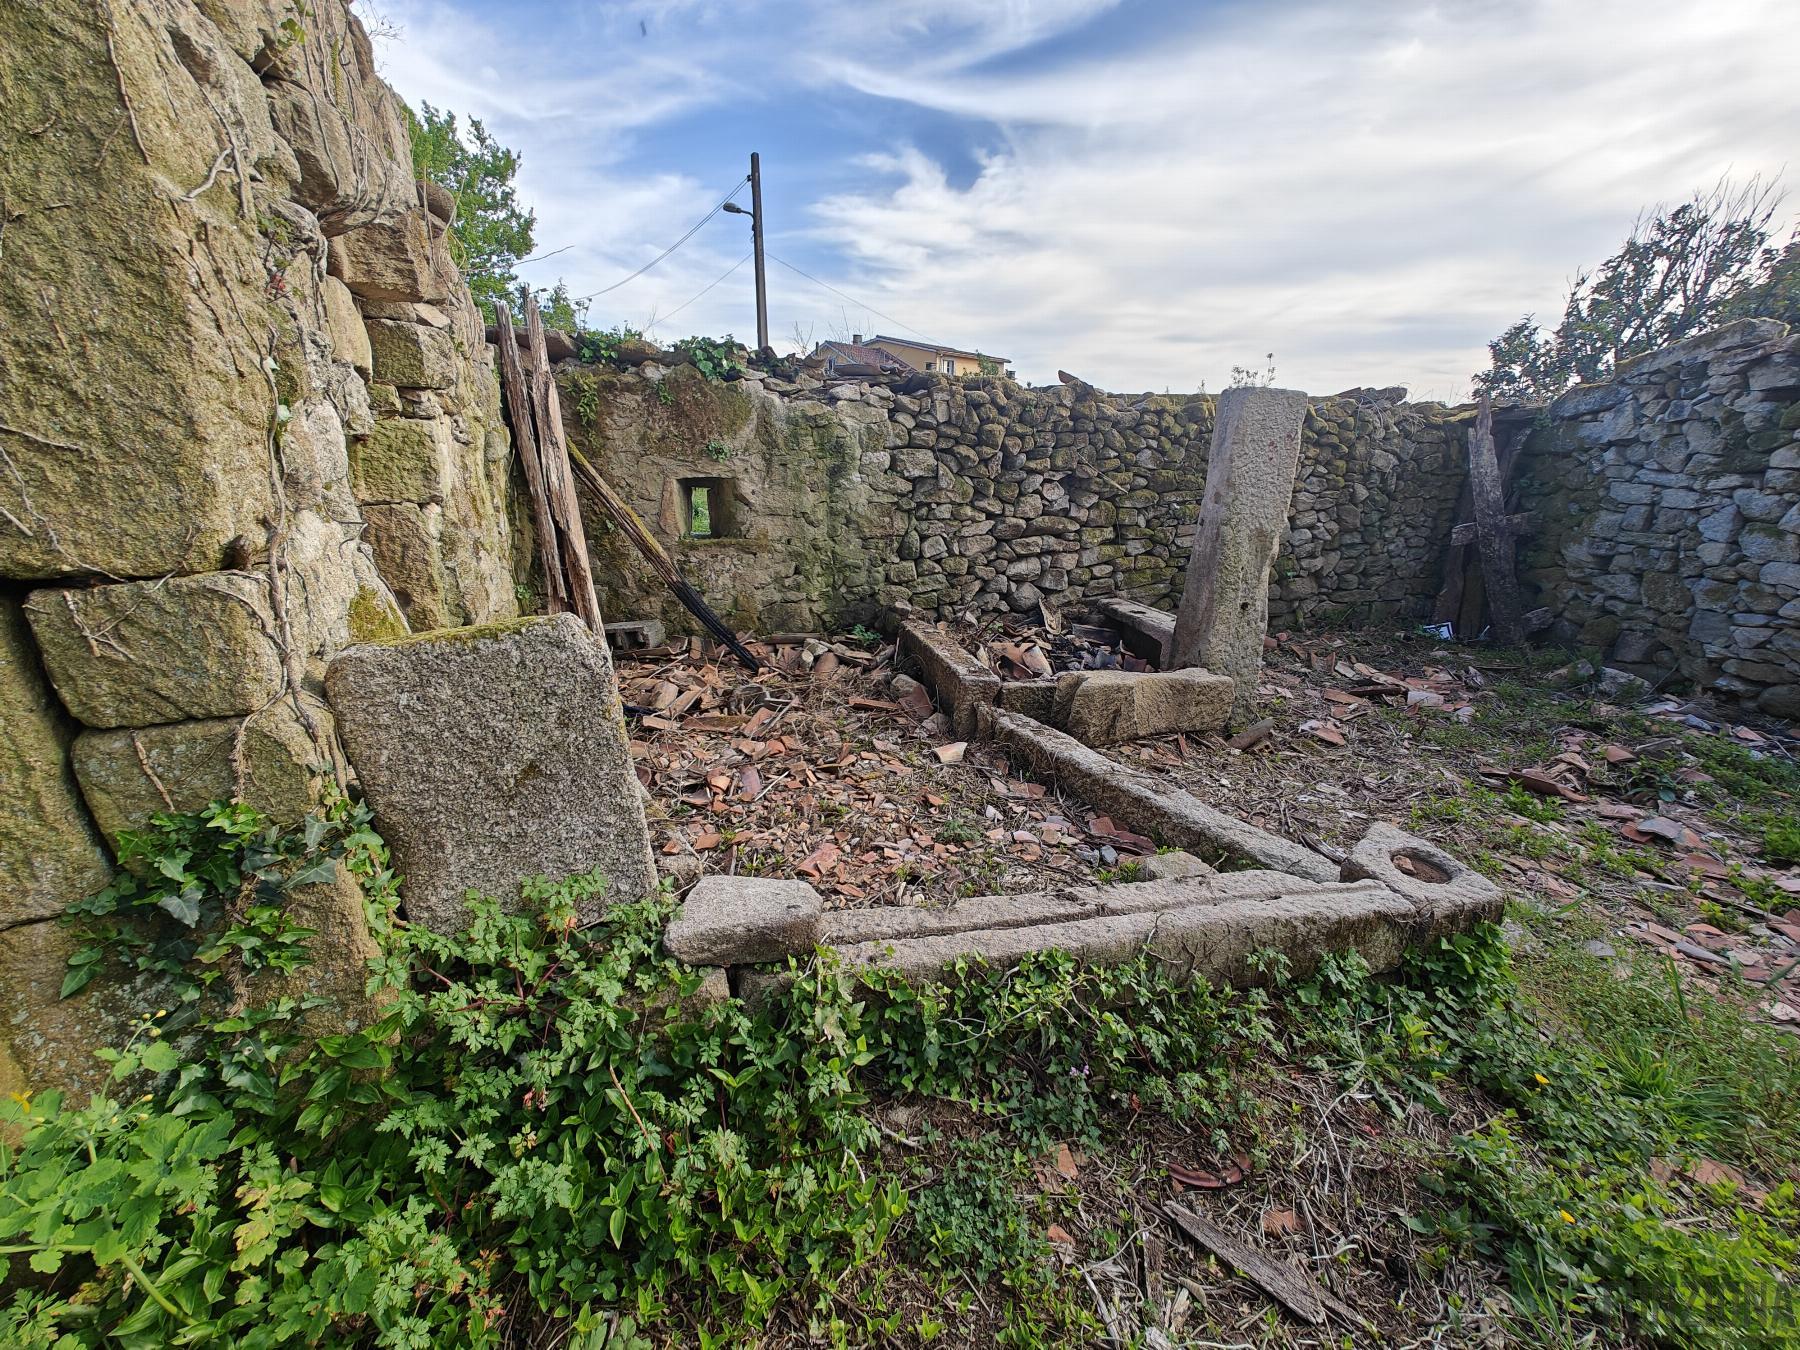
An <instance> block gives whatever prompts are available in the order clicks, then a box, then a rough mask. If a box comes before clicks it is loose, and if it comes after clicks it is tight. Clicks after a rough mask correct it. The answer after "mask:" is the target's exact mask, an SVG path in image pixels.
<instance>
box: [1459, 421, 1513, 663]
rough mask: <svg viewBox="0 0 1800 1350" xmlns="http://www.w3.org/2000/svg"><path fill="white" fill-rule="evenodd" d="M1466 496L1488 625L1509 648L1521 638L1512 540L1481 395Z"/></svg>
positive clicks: (1471, 434) (1471, 442) (1491, 430)
mask: <svg viewBox="0 0 1800 1350" xmlns="http://www.w3.org/2000/svg"><path fill="white" fill-rule="evenodd" d="M1469 495H1470V498H1471V500H1472V501H1473V502H1474V506H1475V528H1476V545H1477V548H1478V549H1479V551H1480V553H1481V580H1482V585H1483V589H1484V590H1485V591H1486V593H1487V603H1488V622H1489V624H1490V626H1491V627H1492V629H1493V633H1494V636H1495V638H1497V639H1498V640H1499V641H1500V642H1501V643H1503V644H1504V645H1506V646H1508V647H1515V646H1517V645H1518V644H1519V643H1520V642H1521V641H1522V640H1523V639H1524V637H1525V625H1524V622H1523V620H1522V618H1521V615H1520V611H1519V578H1518V574H1517V572H1516V571H1515V570H1514V566H1515V565H1514V549H1513V535H1512V532H1511V531H1510V530H1509V529H1507V527H1506V485H1505V483H1504V481H1503V480H1502V479H1501V476H1500V462H1499V460H1498V459H1497V458H1496V457H1495V454H1494V409H1493V405H1492V403H1491V402H1490V401H1489V399H1488V396H1487V395H1486V394H1483V395H1482V396H1481V403H1480V405H1479V407H1478V408H1477V410H1476V413H1475V425H1474V426H1473V427H1471V428H1470V429H1469Z"/></svg>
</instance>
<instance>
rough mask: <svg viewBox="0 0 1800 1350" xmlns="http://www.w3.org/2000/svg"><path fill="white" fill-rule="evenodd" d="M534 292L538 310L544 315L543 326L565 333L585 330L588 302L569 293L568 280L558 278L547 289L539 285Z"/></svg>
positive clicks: (583, 331)
mask: <svg viewBox="0 0 1800 1350" xmlns="http://www.w3.org/2000/svg"><path fill="white" fill-rule="evenodd" d="M535 294H536V295H537V302H538V310H539V312H540V313H542V314H543V316H544V327H546V328H557V329H561V330H562V331H563V332H565V333H585V332H586V331H587V312H588V302H587V301H586V300H581V299H578V298H576V297H575V296H572V295H570V294H569V283H568V282H566V281H560V280H559V281H558V282H557V283H556V285H554V286H552V287H550V288H549V289H548V290H546V289H545V288H544V287H542V286H539V287H538V288H537V290H536V292H535Z"/></svg>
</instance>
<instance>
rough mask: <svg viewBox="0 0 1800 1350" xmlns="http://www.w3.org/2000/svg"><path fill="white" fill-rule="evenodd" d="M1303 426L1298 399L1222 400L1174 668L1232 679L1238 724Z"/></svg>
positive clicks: (1282, 393) (1258, 648) (1248, 700)
mask: <svg viewBox="0 0 1800 1350" xmlns="http://www.w3.org/2000/svg"><path fill="white" fill-rule="evenodd" d="M1305 416H1306V395H1305V394H1303V393H1301V392H1300V391H1299V390H1298V389H1254V388H1252V389H1227V390H1226V391H1225V392H1224V393H1223V394H1221V395H1219V408H1218V415H1217V417H1216V419H1215V421H1214V423H1213V440H1212V455H1211V457H1210V458H1209V459H1208V461H1207V465H1206V491H1205V493H1204V495H1203V496H1202V497H1201V501H1200V523H1199V526H1198V528H1197V529H1196V531H1195V533H1194V551H1193V553H1192V554H1191V555H1190V557H1189V559H1188V569H1187V580H1186V583H1185V584H1184V585H1183V587H1182V592H1181V609H1180V610H1179V611H1178V612H1177V614H1176V616H1175V636H1174V639H1173V641H1172V642H1171V643H1170V647H1171V653H1170V656H1171V660H1170V665H1171V666H1172V667H1175V668H1177V669H1179V668H1181V667H1183V666H1204V667H1206V669H1208V670H1210V671H1212V672H1213V673H1214V674H1217V675H1229V676H1231V678H1232V680H1233V682H1234V684H1235V688H1236V693H1235V695H1234V697H1233V700H1232V707H1231V715H1232V718H1233V720H1242V719H1243V718H1244V717H1245V716H1246V715H1247V714H1248V713H1249V712H1250V709H1251V708H1252V707H1253V706H1254V704H1255V700H1256V678H1257V674H1258V672H1259V671H1260V670H1261V668H1262V645H1263V637H1264V635H1265V634H1266V633H1267V632H1268V627H1269V569H1270V567H1271V566H1273V565H1274V562H1275V553H1276V550H1277V549H1278V548H1279V547H1280V545H1281V532H1282V530H1283V529H1284V528H1285V527H1286V525H1287V518H1288V503H1289V501H1290V500H1291V499H1292V497H1293V495H1294V474H1295V471H1296V469H1297V467H1298V466H1299V463H1300V423H1301V420H1302V419H1303V418H1304V417H1305Z"/></svg>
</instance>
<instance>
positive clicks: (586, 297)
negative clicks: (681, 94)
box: [573, 175, 750, 300]
mask: <svg viewBox="0 0 1800 1350" xmlns="http://www.w3.org/2000/svg"><path fill="white" fill-rule="evenodd" d="M749 181H750V179H749V176H748V175H746V176H745V177H744V178H743V179H742V180H740V181H739V183H738V185H737V186H736V187H734V188H732V189H731V191H730V192H728V193H726V194H725V195H724V196H723V197H721V198H720V199H719V202H718V204H717V205H716V206H714V207H713V209H712V210H710V211H708V212H707V213H706V214H705V215H703V216H701V217H700V219H699V220H697V221H695V222H694V227H693V228H692V229H691V230H689V231H688V232H687V233H686V234H684V235H682V236H681V238H679V239H677V240H676V241H675V242H674V243H672V244H670V245H669V246H668V247H667V248H665V249H664V250H663V251H662V252H661V253H659V254H657V255H656V256H655V257H654V258H652V259H651V260H650V261H649V262H647V263H645V264H644V265H643V266H642V267H640V268H638V270H637V271H635V272H633V273H632V274H631V275H630V276H628V277H624V278H621V279H620V280H618V281H615V282H613V284H612V285H610V286H602V287H601V288H600V289H599V290H597V291H589V292H588V293H587V294H586V295H577V296H575V297H573V298H574V299H576V300H594V299H597V298H598V297H600V296H602V295H605V294H607V293H608V292H610V291H616V290H618V289H619V287H621V286H623V285H625V283H626V282H628V281H636V280H637V279H638V278H639V277H641V276H643V275H644V273H646V272H648V271H649V270H650V269H651V268H652V267H655V266H656V265H657V264H658V263H659V262H661V261H662V260H663V259H664V258H666V257H668V256H669V255H670V254H671V253H673V252H674V251H675V250H676V249H678V248H680V247H681V246H682V245H683V244H685V243H687V241H688V240H690V239H692V238H693V237H694V236H695V235H697V234H699V233H700V227H701V226H702V225H704V224H706V222H707V221H709V220H711V219H712V218H713V217H714V216H716V215H718V214H719V212H721V211H723V210H724V209H725V203H726V202H728V201H730V200H731V199H732V198H733V197H736V196H737V195H738V193H740V192H742V191H743V190H744V185H745V184H746V183H748V182H749Z"/></svg>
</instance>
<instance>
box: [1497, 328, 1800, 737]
mask: <svg viewBox="0 0 1800 1350" xmlns="http://www.w3.org/2000/svg"><path fill="white" fill-rule="evenodd" d="M1524 454H1525V459H1524V460H1523V461H1522V463H1521V466H1520V483H1521V488H1520V505H1521V506H1522V507H1523V508H1525V509H1526V510H1529V511H1530V512H1532V514H1533V521H1534V523H1533V525H1532V531H1531V534H1530V536H1529V537H1528V540H1527V547H1526V550H1525V556H1524V562H1523V569H1524V576H1525V577H1526V578H1527V579H1528V580H1530V581H1532V582H1534V583H1536V585H1537V587H1538V590H1539V597H1538V601H1537V603H1540V604H1547V605H1549V606H1550V607H1551V608H1552V610H1553V611H1554V612H1555V613H1556V615H1557V629H1558V633H1559V635H1560V636H1562V637H1563V638H1565V639H1568V640H1570V641H1573V642H1576V643H1579V644H1581V645H1582V646H1585V647H1591V648H1597V649H1599V651H1600V652H1601V653H1602V654H1603V656H1604V657H1605V659H1606V660H1607V663H1608V664H1610V665H1614V666H1619V667H1623V668H1624V669H1627V670H1630V671H1632V672H1633V673H1636V674H1640V675H1643V676H1645V677H1647V678H1650V679H1652V680H1659V681H1660V680H1669V679H1673V678H1679V679H1680V680H1682V681H1683V682H1692V683H1693V684H1695V685H1697V686H1699V687H1700V688H1703V689H1710V690H1712V691H1714V692H1716V693H1718V694H1720V695H1723V696H1725V697H1727V698H1729V699H1732V700H1735V701H1738V702H1741V703H1743V704H1745V705H1748V706H1751V707H1755V708H1757V709H1758V710H1760V711H1762V712H1765V713H1770V714H1773V715H1775V716H1778V717H1787V718H1792V717H1800V336H1796V335H1794V334H1792V333H1789V332H1788V331H1787V328H1786V326H1785V325H1783V324H1779V323H1775V322H1772V321H1769V320H1746V321H1745V322H1742V323H1738V324H1733V325H1731V326H1730V327H1727V328H1723V329H1720V330H1718V331H1717V332H1714V333H1710V334H1706V335H1704V336H1701V337H1696V338H1692V339H1689V340H1688V341H1686V342H1681V343H1677V344H1675V345H1674V346H1671V347H1667V348H1664V349H1663V350H1661V351H1658V352H1652V353H1650V354H1648V355H1646V356H1641V357H1638V358H1636V359H1634V360H1631V361H1628V362H1625V363H1623V364H1621V365H1620V367H1619V368H1618V370H1617V372H1616V374H1615V376H1614V378H1613V379H1611V380H1610V381H1608V382H1607V383H1605V384H1598V385H1583V386H1579V387H1577V388H1575V389H1572V390H1570V391H1569V392H1568V393H1567V394H1564V395H1563V396H1562V397H1561V398H1559V399H1558V400H1557V401H1556V402H1555V403H1554V404H1552V405H1551V407H1550V408H1549V410H1548V411H1547V413H1546V414H1545V416H1544V418H1543V419H1542V422H1541V424H1540V426H1539V427H1538V428H1537V430H1535V431H1534V432H1533V433H1532V435H1531V437H1530V439H1529V440H1528V442H1527V443H1526V447H1525V451H1524Z"/></svg>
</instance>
